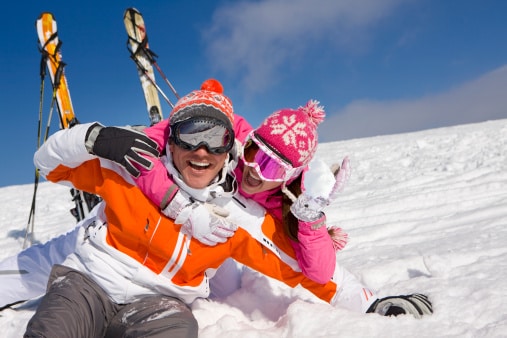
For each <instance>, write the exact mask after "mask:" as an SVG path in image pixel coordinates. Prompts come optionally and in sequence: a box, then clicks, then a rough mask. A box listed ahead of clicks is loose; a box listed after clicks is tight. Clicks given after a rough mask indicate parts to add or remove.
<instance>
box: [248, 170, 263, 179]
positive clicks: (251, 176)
mask: <svg viewBox="0 0 507 338" xmlns="http://www.w3.org/2000/svg"><path fill="white" fill-rule="evenodd" d="M248 176H250V177H249V178H250V179H251V180H256V181H261V179H260V178H259V177H255V176H254V175H253V174H252V171H250V172H249V173H248Z"/></svg>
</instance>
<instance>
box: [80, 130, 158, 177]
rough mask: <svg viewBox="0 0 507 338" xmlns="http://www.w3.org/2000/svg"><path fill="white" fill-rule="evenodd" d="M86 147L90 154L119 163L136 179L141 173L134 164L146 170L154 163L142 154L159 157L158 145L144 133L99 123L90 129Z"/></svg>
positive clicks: (87, 134)
mask: <svg viewBox="0 0 507 338" xmlns="http://www.w3.org/2000/svg"><path fill="white" fill-rule="evenodd" d="M85 146H86V149H87V150H88V152H89V153H90V154H94V155H97V156H99V157H102V158H105V159H108V160H111V161H114V162H116V163H118V164H119V165H121V166H122V167H124V168H125V169H126V170H127V171H128V172H129V173H130V175H132V176H134V177H139V175H140V172H139V170H138V169H137V168H136V167H135V166H134V165H133V163H137V164H138V165H140V166H141V167H143V168H145V169H151V168H152V167H153V162H152V161H150V160H148V159H146V158H144V157H143V156H141V154H144V155H148V156H152V157H158V156H159V152H158V150H157V143H156V142H155V141H153V140H152V139H150V138H149V137H148V136H146V135H145V134H144V133H143V132H140V131H136V130H134V129H132V128H125V127H104V126H101V125H100V124H98V123H95V124H93V125H92V126H91V127H90V128H89V129H88V132H87V133H86V140H85Z"/></svg>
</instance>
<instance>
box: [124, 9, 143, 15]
mask: <svg viewBox="0 0 507 338" xmlns="http://www.w3.org/2000/svg"><path fill="white" fill-rule="evenodd" d="M127 14H130V15H132V14H139V15H141V12H139V11H138V10H137V8H135V7H129V8H127V9H126V10H125V12H124V14H123V16H124V17H125V16H127Z"/></svg>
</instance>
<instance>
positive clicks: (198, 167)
mask: <svg viewBox="0 0 507 338" xmlns="http://www.w3.org/2000/svg"><path fill="white" fill-rule="evenodd" d="M188 164H189V165H190V167H192V168H193V169H196V170H205V169H208V168H209V167H211V163H208V162H200V161H188Z"/></svg>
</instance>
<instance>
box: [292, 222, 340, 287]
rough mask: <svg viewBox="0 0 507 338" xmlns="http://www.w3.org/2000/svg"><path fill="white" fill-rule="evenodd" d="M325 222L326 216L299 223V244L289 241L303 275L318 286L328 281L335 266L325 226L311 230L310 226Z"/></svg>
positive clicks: (330, 241)
mask: <svg viewBox="0 0 507 338" xmlns="http://www.w3.org/2000/svg"><path fill="white" fill-rule="evenodd" d="M325 221H326V216H323V217H322V218H320V219H318V220H317V221H314V222H303V221H299V230H298V240H299V242H298V243H297V242H294V241H291V244H292V247H293V248H294V252H295V254H296V259H297V262H298V264H299V266H300V268H301V271H302V272H303V274H304V275H305V276H306V277H308V278H310V279H311V280H313V281H315V282H317V283H320V284H325V283H327V282H328V281H329V280H330V278H331V277H332V276H333V274H334V269H335V266H336V251H335V249H334V247H333V241H332V239H331V236H329V234H328V232H327V228H326V225H325V224H324V225H322V226H321V227H320V228H318V229H315V230H314V229H312V225H314V224H316V223H322V222H324V223H325Z"/></svg>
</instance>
